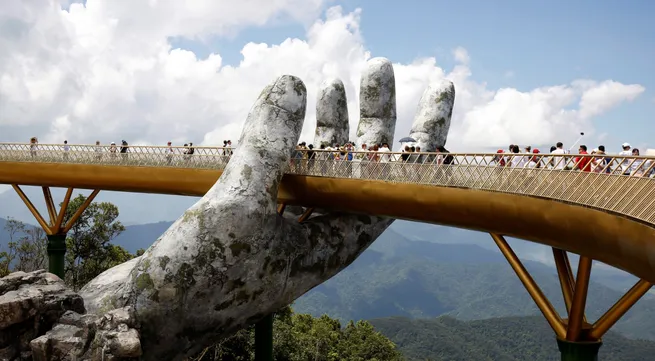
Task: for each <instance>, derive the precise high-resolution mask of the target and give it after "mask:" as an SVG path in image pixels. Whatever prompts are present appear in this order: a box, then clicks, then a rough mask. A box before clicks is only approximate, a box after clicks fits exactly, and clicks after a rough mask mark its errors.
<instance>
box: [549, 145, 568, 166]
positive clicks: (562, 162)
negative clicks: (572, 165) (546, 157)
mask: <svg viewBox="0 0 655 361" xmlns="http://www.w3.org/2000/svg"><path fill="white" fill-rule="evenodd" d="M556 146H557V148H555V150H554V151H552V152H550V154H553V155H555V157H553V161H552V163H553V164H554V168H555V169H557V170H564V168H565V167H566V158H565V157H561V156H562V155H564V154H566V151H565V150H564V144H562V142H557V144H556Z"/></svg>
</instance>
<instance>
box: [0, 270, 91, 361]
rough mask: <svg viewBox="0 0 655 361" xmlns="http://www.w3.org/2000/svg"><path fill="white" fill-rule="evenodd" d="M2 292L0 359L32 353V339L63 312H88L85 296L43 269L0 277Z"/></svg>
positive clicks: (0, 294) (45, 329) (0, 306)
mask: <svg viewBox="0 0 655 361" xmlns="http://www.w3.org/2000/svg"><path fill="white" fill-rule="evenodd" d="M0 292H1V293H0V359H8V360H9V359H12V358H14V357H19V356H20V357H23V356H24V355H25V354H29V351H30V346H29V344H30V341H32V339H34V338H37V337H38V336H40V335H43V334H44V333H45V332H46V331H48V330H50V329H51V328H52V325H53V324H54V323H55V322H56V321H57V319H59V317H60V316H61V315H62V314H63V313H64V312H66V311H67V310H73V311H76V312H84V311H85V310H84V303H83V300H82V297H80V296H79V295H78V294H76V293H74V292H72V291H70V290H68V289H67V288H66V286H65V285H64V282H63V281H62V280H61V279H59V277H57V276H55V275H54V274H51V273H47V272H45V271H43V270H40V271H35V272H30V273H25V272H14V273H12V274H10V275H8V276H7V277H4V278H2V279H0ZM10 354H11V356H9V355H10ZM21 355H23V356H21Z"/></svg>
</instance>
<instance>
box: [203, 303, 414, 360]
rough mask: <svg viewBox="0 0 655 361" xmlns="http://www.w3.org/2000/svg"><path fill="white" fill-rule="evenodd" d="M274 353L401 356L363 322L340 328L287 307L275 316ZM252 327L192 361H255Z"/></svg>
mask: <svg viewBox="0 0 655 361" xmlns="http://www.w3.org/2000/svg"><path fill="white" fill-rule="evenodd" d="M273 327H274V332H273V352H274V358H275V360H277V361H307V360H312V361H341V360H344V361H365V360H367V361H368V360H373V361H399V360H402V359H403V358H402V356H401V355H400V353H399V352H398V350H396V346H395V344H394V343H393V342H391V341H390V340H389V339H388V338H386V337H385V336H383V335H382V334H380V333H379V332H377V331H375V329H374V328H373V326H372V325H371V324H370V323H368V322H366V321H359V322H357V323H354V322H352V321H351V322H350V323H349V324H348V326H347V327H346V328H342V327H341V324H340V322H339V321H338V320H336V319H333V318H330V317H328V316H327V315H323V316H321V317H318V318H316V317H312V316H311V315H307V314H294V313H293V310H292V309H291V307H289V306H287V307H285V308H283V309H281V310H280V311H278V312H276V314H275V318H274V323H273ZM253 351H254V327H252V326H251V327H248V328H247V329H244V330H240V331H238V332H236V333H235V334H234V335H232V336H231V337H228V338H226V339H224V340H222V341H221V342H220V343H218V344H216V345H215V346H213V347H210V348H207V349H205V350H204V351H203V352H202V353H201V354H200V355H199V356H197V357H195V358H192V359H191V360H197V361H218V360H237V361H252V360H254V352H253Z"/></svg>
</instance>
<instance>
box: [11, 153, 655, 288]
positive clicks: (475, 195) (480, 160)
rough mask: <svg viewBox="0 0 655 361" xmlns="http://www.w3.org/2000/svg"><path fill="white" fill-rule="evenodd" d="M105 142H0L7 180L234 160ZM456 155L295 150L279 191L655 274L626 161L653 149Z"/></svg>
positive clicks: (135, 180) (652, 210)
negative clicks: (121, 149)
mask: <svg viewBox="0 0 655 361" xmlns="http://www.w3.org/2000/svg"><path fill="white" fill-rule="evenodd" d="M95 149H96V148H94V147H92V146H91V147H86V148H81V146H75V147H71V151H69V152H63V151H62V150H61V147H60V146H47V147H45V146H43V145H39V149H37V150H36V151H35V152H32V151H31V150H30V149H29V145H1V144H0V183H5V184H20V185H35V186H51V187H70V186H72V187H76V188H82V189H103V190H113V191H126V192H143V193H161V194H177V195H194V196H202V195H204V193H205V192H206V191H207V190H208V189H209V188H210V187H211V186H212V185H213V184H214V183H215V182H216V180H217V179H218V178H219V177H220V175H221V172H222V169H223V168H224V166H225V164H226V163H227V160H228V157H227V156H223V150H222V149H215V148H213V149H212V148H196V153H195V154H193V155H184V154H166V153H165V152H166V148H164V147H130V151H131V152H130V153H129V154H127V155H123V154H111V153H105V152H96V151H95ZM356 156H357V155H356ZM453 156H454V158H455V163H456V164H454V165H449V166H446V165H443V164H437V157H436V156H434V155H425V156H424V157H423V158H422V159H414V160H413V163H403V162H393V161H392V162H388V163H383V162H349V161H337V160H329V159H327V156H326V154H321V156H320V157H318V159H317V160H315V161H307V160H297V161H293V162H292V165H291V167H290V169H289V172H288V173H287V175H285V177H284V179H283V181H282V184H281V186H280V193H279V200H280V202H284V203H287V204H296V205H303V206H308V207H317V208H325V209H332V210H341V211H349V212H354V213H366V214H378V215H386V216H390V217H394V218H400V219H408V220H415V221H421V222H428V223H436V224H444V225H450V226H454V227H460V228H467V229H473V230H479V231H484V232H493V233H499V234H504V235H508V236H512V237H517V238H523V239H526V240H530V241H534V242H538V243H542V244H545V245H549V246H552V247H557V248H560V249H564V250H567V251H570V252H574V253H577V254H583V255H586V256H589V257H592V258H593V259H597V260H599V261H602V262H604V263H607V264H610V265H613V266H615V267H617V268H620V269H623V270H625V271H627V272H630V273H632V274H634V275H636V276H638V277H640V278H643V279H645V280H648V281H651V282H655V179H653V178H648V177H634V176H625V175H622V173H623V172H622V171H621V170H619V169H618V167H617V165H618V164H619V163H621V162H623V161H624V160H626V159H627V160H628V161H630V162H631V163H637V162H641V164H642V165H643V167H644V169H643V173H644V174H648V173H650V171H651V169H652V168H653V167H655V162H653V161H652V160H653V159H651V158H646V157H642V158H631V157H630V158H625V159H624V158H622V159H614V162H613V163H612V164H613V165H612V164H610V166H608V168H613V169H612V170H611V172H610V173H604V172H603V173H594V172H580V171H563V170H555V169H549V168H542V169H534V168H516V167H498V166H494V165H493V162H492V159H493V157H495V154H453ZM524 156H526V157H527V155H524ZM538 157H539V159H538V160H539V161H543V162H550V158H545V157H544V158H541V156H538ZM562 159H563V160H562V161H567V162H569V163H571V162H572V158H562ZM417 160H420V162H419V161H417Z"/></svg>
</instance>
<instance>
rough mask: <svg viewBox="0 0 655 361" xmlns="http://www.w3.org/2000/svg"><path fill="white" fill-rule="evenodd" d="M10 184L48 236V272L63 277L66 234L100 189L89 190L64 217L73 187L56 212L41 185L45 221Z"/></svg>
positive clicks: (30, 202) (49, 194)
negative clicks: (80, 202)
mask: <svg viewBox="0 0 655 361" xmlns="http://www.w3.org/2000/svg"><path fill="white" fill-rule="evenodd" d="M11 186H12V187H13V188H14V190H15V191H16V193H17V194H18V196H19V197H20V199H21V200H22V201H23V203H25V206H27V209H29V210H30V212H31V213H32V215H33V216H34V218H35V219H36V221H37V222H38V223H39V225H40V226H41V228H43V230H44V231H45V233H46V235H47V237H48V272H51V273H54V274H56V275H57V276H59V278H61V279H64V276H65V272H66V264H65V260H66V234H67V233H68V231H69V230H70V229H71V227H73V225H74V224H75V222H77V221H78V220H79V219H80V216H82V213H84V211H85V210H86V209H87V208H88V207H89V205H90V204H91V202H93V200H94V199H95V197H96V196H97V195H98V193H99V192H100V190H98V189H96V190H94V191H93V192H91V194H90V195H89V196H88V197H87V198H86V200H85V201H84V204H82V206H81V207H80V208H78V209H77V210H76V212H75V213H74V214H73V215H72V216H71V217H70V218H69V219H66V210H67V209H68V205H69V203H70V200H71V197H72V195H73V188H72V187H69V188H68V190H67V191H66V196H65V197H64V201H63V202H62V204H61V208H60V209H59V212H57V210H56V207H55V202H54V200H53V198H52V192H51V191H50V187H46V186H44V187H41V188H42V190H43V197H44V199H45V205H46V209H47V211H48V221H46V220H45V218H43V216H42V215H41V213H39V211H38V210H37V209H36V207H35V206H34V203H32V201H31V200H30V199H29V198H28V197H27V195H26V194H25V192H23V190H22V189H21V188H20V186H19V185H17V184H12V185H11Z"/></svg>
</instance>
